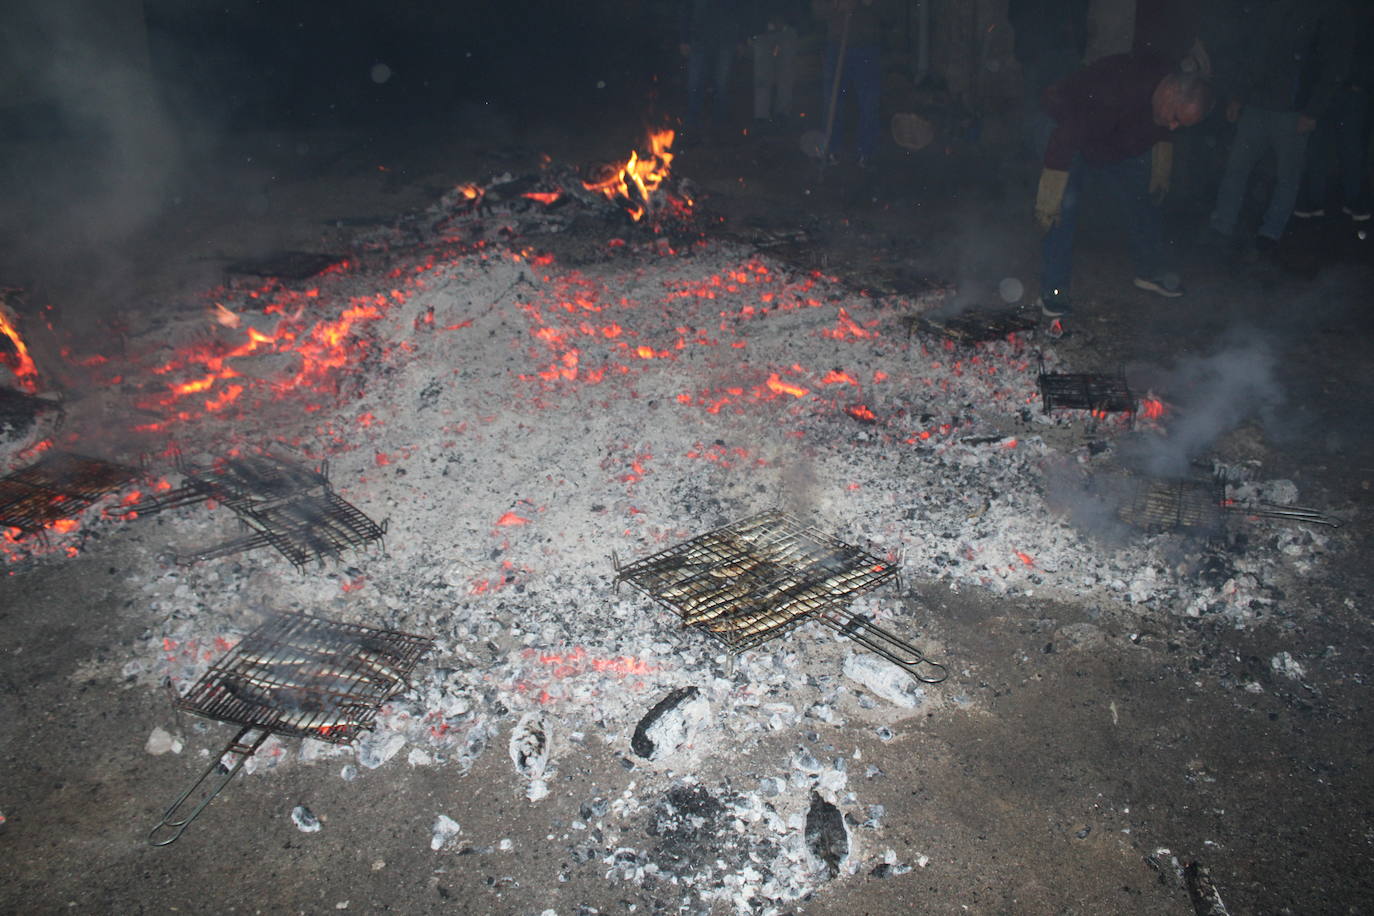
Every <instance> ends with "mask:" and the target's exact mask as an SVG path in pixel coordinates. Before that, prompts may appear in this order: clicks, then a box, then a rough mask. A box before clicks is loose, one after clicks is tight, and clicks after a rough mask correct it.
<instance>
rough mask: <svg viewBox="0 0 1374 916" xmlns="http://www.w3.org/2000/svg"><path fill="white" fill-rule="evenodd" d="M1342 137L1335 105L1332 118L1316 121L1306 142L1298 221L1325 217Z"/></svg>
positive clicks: (1297, 207)
mask: <svg viewBox="0 0 1374 916" xmlns="http://www.w3.org/2000/svg"><path fill="white" fill-rule="evenodd" d="M1339 134H1340V112H1339V111H1338V106H1336V105H1333V106H1332V110H1331V114H1330V115H1328V116H1326V117H1324V118H1318V119H1317V126H1316V128H1315V129H1314V130H1313V131H1312V134H1311V135H1310V136H1309V137H1308V139H1307V154H1306V156H1304V157H1303V167H1302V184H1301V187H1300V189H1299V191H1298V202H1297V204H1296V205H1295V206H1294V207H1293V215H1294V216H1295V217H1297V218H1298V219H1313V218H1314V217H1318V216H1325V215H1326V205H1327V203H1329V201H1328V200H1327V197H1328V196H1329V195H1330V193H1331V170H1332V169H1333V168H1335V166H1336V146H1337V140H1338V137H1339Z"/></svg>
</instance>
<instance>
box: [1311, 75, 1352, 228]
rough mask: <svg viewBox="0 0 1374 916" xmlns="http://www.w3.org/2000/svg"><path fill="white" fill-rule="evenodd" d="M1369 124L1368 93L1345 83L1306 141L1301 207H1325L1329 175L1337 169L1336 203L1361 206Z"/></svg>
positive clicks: (1329, 191)
mask: <svg viewBox="0 0 1374 916" xmlns="http://www.w3.org/2000/svg"><path fill="white" fill-rule="evenodd" d="M1368 125H1369V93H1368V92H1367V91H1364V90H1362V89H1355V88H1353V87H1350V86H1347V87H1346V88H1344V89H1342V90H1341V91H1340V92H1339V93H1338V94H1337V95H1336V98H1335V100H1334V101H1333V102H1332V105H1331V110H1330V112H1329V113H1328V114H1327V115H1325V116H1324V117H1322V118H1321V119H1319V120H1318V121H1317V128H1316V130H1314V131H1312V138H1311V139H1310V140H1309V141H1308V144H1307V169H1306V171H1305V172H1304V174H1303V186H1302V195H1301V196H1300V197H1299V198H1298V199H1299V201H1300V206H1301V207H1302V209H1305V210H1312V209H1316V208H1318V207H1325V206H1326V205H1327V204H1328V203H1329V202H1330V200H1329V197H1330V194H1331V184H1332V181H1331V178H1332V175H1333V173H1334V172H1335V171H1336V170H1337V168H1339V170H1340V181H1341V184H1340V191H1341V195H1340V203H1341V204H1344V205H1345V206H1347V207H1352V208H1354V207H1364V206H1368V202H1367V201H1366V199H1365V197H1364V186H1365V181H1366V178H1367V176H1366V175H1365V168H1366V166H1365V153H1366V152H1367V151H1368V149H1369V144H1368V142H1367V138H1368V133H1367V132H1366V128H1367V126H1368Z"/></svg>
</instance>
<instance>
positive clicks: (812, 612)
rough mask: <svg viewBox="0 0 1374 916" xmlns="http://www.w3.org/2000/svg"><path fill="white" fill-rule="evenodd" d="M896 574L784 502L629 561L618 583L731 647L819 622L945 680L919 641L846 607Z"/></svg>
mask: <svg viewBox="0 0 1374 916" xmlns="http://www.w3.org/2000/svg"><path fill="white" fill-rule="evenodd" d="M896 575H897V569H896V567H895V566H893V565H892V564H890V563H887V562H885V561H883V560H881V559H879V558H878V557H876V556H874V555H873V554H871V553H869V552H868V551H866V550H863V549H862V548H859V547H855V546H853V545H851V544H847V543H845V542H843V541H841V540H839V539H837V538H835V537H832V536H831V535H828V534H826V533H824V532H822V531H820V530H818V529H817V528H815V527H813V526H811V525H808V524H805V523H804V522H802V521H800V520H799V519H797V518H795V517H794V516H792V515H790V514H788V513H786V512H783V511H781V510H777V509H773V510H769V511H767V512H763V513H760V514H758V515H755V516H751V517H749V518H746V519H744V520H742V521H739V522H735V523H734V524H730V525H725V526H724V527H721V528H717V529H715V530H713V531H708V532H707V533H706V534H703V535H700V536H698V537H695V538H692V539H691V540H689V541H685V542H683V543H681V544H678V545H677V546H675V547H670V548H668V549H667V550H663V551H660V552H658V553H655V554H653V555H651V556H649V557H646V558H644V559H642V560H638V561H636V562H634V563H630V564H628V565H625V566H621V565H620V564H619V562H618V561H617V562H616V584H617V585H619V583H620V582H629V583H630V584H631V585H633V586H635V587H636V588H638V589H640V590H641V591H643V592H644V593H645V594H647V595H649V597H651V598H653V599H654V600H655V601H657V602H659V603H660V604H663V605H665V606H667V607H669V608H671V609H672V610H673V611H674V612H675V613H676V614H677V615H678V616H679V617H681V618H682V622H683V625H684V626H688V627H693V628H696V629H701V630H704V631H706V632H707V633H709V634H710V635H711V636H712V637H714V638H715V639H717V640H719V641H720V642H722V643H724V644H725V645H726V646H727V647H729V649H730V650H731V651H732V652H736V653H738V652H743V651H744V650H746V649H750V648H753V647H754V646H757V645H759V644H761V643H763V642H766V641H767V640H770V639H772V638H774V637H776V636H780V635H781V634H783V633H785V632H787V631H788V630H791V629H792V628H794V627H796V626H799V625H800V624H802V623H804V622H805V621H807V620H818V621H820V622H821V623H823V624H825V625H827V626H829V627H831V628H832V629H835V630H838V631H839V632H841V633H843V634H844V635H846V636H849V637H851V638H853V639H855V640H856V641H858V642H860V643H861V644H863V645H865V646H867V647H868V648H870V649H871V650H873V651H875V652H878V653H879V654H881V655H883V656H884V657H886V658H888V659H890V660H892V661H893V662H895V663H897V664H899V665H901V666H902V667H903V668H905V669H907V670H908V671H909V672H911V673H912V674H913V675H914V676H916V677H918V678H920V679H921V680H926V681H929V682H932V683H933V682H938V681H940V680H943V679H944V674H943V671H944V669H943V667H941V666H939V665H935V663H934V662H930V661H929V660H927V659H926V658H925V656H924V654H923V653H922V652H921V651H920V650H919V649H917V648H916V647H915V646H912V645H910V644H909V643H906V642H904V641H902V640H900V639H898V638H897V637H896V636H894V635H892V634H891V633H888V632H887V631H886V630H883V629H882V628H880V627H878V626H877V625H876V624H873V623H872V622H871V621H868V620H867V619H866V618H863V617H859V616H856V615H853V614H850V613H848V612H847V611H846V610H845V607H846V606H847V605H848V603H849V602H850V601H851V600H852V599H853V598H854V597H855V596H857V595H859V594H862V593H864V592H867V591H870V590H872V589H875V588H877V587H878V586H880V585H882V584H883V583H884V582H887V581H888V580H890V579H894V578H895V577H896ZM924 666H931V667H932V668H934V669H938V670H939V672H940V676H939V677H932V676H929V675H928V674H927V671H926V669H925V667H924Z"/></svg>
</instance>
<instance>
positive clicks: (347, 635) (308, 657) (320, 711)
mask: <svg viewBox="0 0 1374 916" xmlns="http://www.w3.org/2000/svg"><path fill="white" fill-rule="evenodd" d="M433 643H434V641H433V640H432V639H430V638H429V637H426V636H416V635H413V634H410V633H402V632H399V631H396V630H380V629H376V628H374V627H367V626H362V625H359V624H349V623H339V622H336V621H331V620H325V619H322V618H319V617H311V616H308V615H305V614H281V615H278V616H275V617H273V618H271V619H270V620H268V621H267V622H266V623H264V624H262V625H261V626H260V627H258V628H257V629H256V630H254V631H253V632H251V633H249V634H248V635H247V636H245V637H244V638H243V641H242V642H240V643H239V644H238V645H237V646H235V647H234V648H232V649H230V650H229V651H228V652H226V653H225V654H224V656H223V657H222V658H220V659H219V661H217V662H215V663H214V664H213V665H211V666H210V668H209V670H207V671H206V672H205V674H203V675H201V677H200V679H199V680H197V681H196V682H195V684H193V685H192V686H191V689H190V690H188V691H187V692H186V694H185V695H184V696H182V697H179V698H178V699H177V700H176V702H175V703H174V706H175V707H176V708H177V709H184V710H186V711H188V712H191V713H194V714H196V715H198V716H204V717H205V718H208V719H215V720H218V721H220V722H229V723H232V724H234V725H238V726H239V731H238V733H237V734H236V735H235V736H234V737H233V738H232V739H231V740H230V742H229V744H228V745H227V746H226V747H225V749H224V750H223V751H222V752H221V753H220V754H219V755H217V756H216V757H215V760H214V762H212V763H211V764H210V766H209V767H208V768H207V769H206V770H205V772H204V773H202V774H201V776H200V778H199V779H198V780H196V781H195V783H193V784H192V785H191V787H190V788H189V789H187V790H186V791H185V792H184V793H182V795H181V797H179V798H178V799H177V800H176V801H174V802H173V803H172V804H171V806H170V807H169V808H168V809H167V811H166V813H164V814H163V816H162V820H161V821H159V822H158V824H157V826H155V827H154V828H153V829H152V830H151V831H149V833H148V842H149V843H150V844H152V845H153V846H166V845H168V844H169V843H172V842H175V841H176V840H177V838H179V837H180V836H181V834H182V832H183V831H185V830H186V827H187V826H188V825H189V824H190V823H191V821H193V820H195V819H196V817H197V816H199V814H200V812H201V811H203V810H205V806H206V805H208V804H210V802H211V801H213V800H214V798H215V796H217V795H218V794H219V793H220V791H221V790H222V789H223V788H224V787H225V786H226V785H227V784H228V783H229V780H231V779H233V778H234V774H236V773H237V772H238V771H239V770H240V769H242V768H243V765H244V763H246V762H247V760H248V758H249V757H251V756H253V754H254V753H255V752H256V751H257V749H258V748H260V747H261V746H262V744H263V742H264V741H266V740H267V738H268V737H269V736H270V735H273V734H277V735H284V736H298V737H302V738H315V739H317V740H319V741H328V742H330V743H332V744H345V743H347V742H350V741H352V740H353V739H354V738H356V737H358V735H359V734H361V733H362V732H364V731H371V730H372V729H373V728H374V727H375V725H376V721H375V720H376V717H377V712H378V710H379V709H380V708H381V706H382V704H383V703H385V702H386V701H387V700H388V699H390V698H391V697H392V696H394V695H396V694H397V693H400V692H401V691H402V690H404V689H406V688H407V687H408V686H409V678H410V674H411V672H412V671H413V670H414V668H415V665H416V663H417V662H418V661H419V660H420V657H421V656H423V655H424V654H425V653H426V652H428V651H429V650H430V648H431V647H432V646H433ZM230 756H232V757H233V763H232V764H228V765H226V764H225V763H224V762H223V760H224V758H226V757H230ZM217 770H218V771H219V773H218V776H216V771H217Z"/></svg>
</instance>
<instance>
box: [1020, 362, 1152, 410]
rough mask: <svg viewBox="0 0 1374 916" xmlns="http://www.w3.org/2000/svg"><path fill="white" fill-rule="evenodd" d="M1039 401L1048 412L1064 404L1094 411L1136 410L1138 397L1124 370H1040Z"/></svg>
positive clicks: (1076, 408)
mask: <svg viewBox="0 0 1374 916" xmlns="http://www.w3.org/2000/svg"><path fill="white" fill-rule="evenodd" d="M1039 383H1040V401H1041V403H1042V404H1044V410H1045V413H1049V412H1050V411H1051V410H1055V409H1057V408H1061V407H1068V408H1072V409H1075V410H1091V411H1093V412H1094V413H1129V414H1132V415H1134V414H1135V398H1134V396H1133V395H1132V394H1131V388H1130V386H1129V385H1127V384H1126V376H1125V374H1124V373H1123V374H1120V375H1092V374H1088V373H1078V372H1073V373H1069V372H1044V371H1042V372H1041V373H1040V377H1039Z"/></svg>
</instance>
